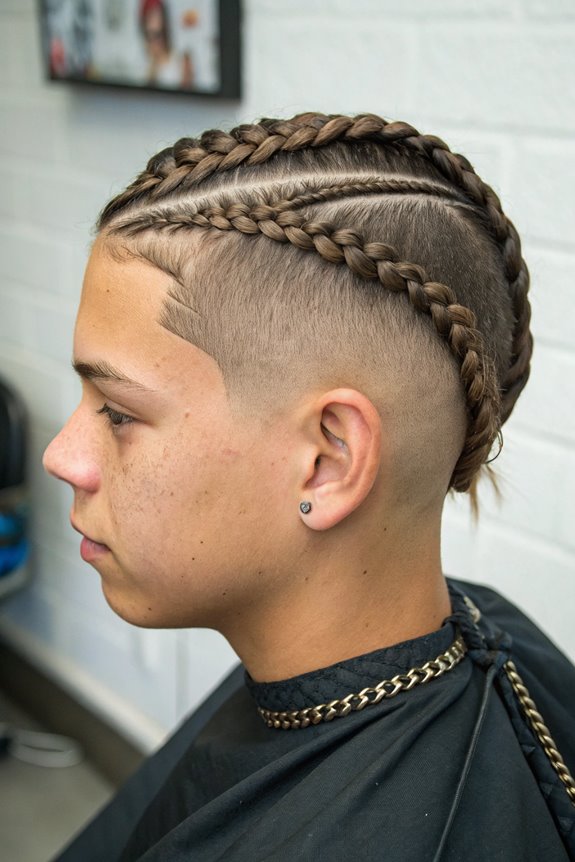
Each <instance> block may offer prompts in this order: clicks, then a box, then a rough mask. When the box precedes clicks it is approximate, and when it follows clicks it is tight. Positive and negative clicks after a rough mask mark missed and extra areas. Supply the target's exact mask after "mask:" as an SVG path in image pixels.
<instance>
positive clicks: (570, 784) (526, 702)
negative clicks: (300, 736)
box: [258, 596, 575, 805]
mask: <svg viewBox="0 0 575 862" xmlns="http://www.w3.org/2000/svg"><path fill="white" fill-rule="evenodd" d="M464 599H465V603H466V605H467V606H468V608H469V610H470V611H471V615H472V617H473V621H474V622H475V623H477V622H478V621H479V619H480V618H481V612H480V611H479V609H478V608H477V607H476V606H475V605H474V604H473V602H472V601H471V600H470V599H469V598H468V597H467V596H465V597H464ZM466 652H467V646H466V644H465V641H464V640H463V637H462V636H461V634H458V636H457V637H456V639H455V640H454V641H453V643H452V644H451V646H450V647H449V649H448V650H447V651H446V652H444V653H442V654H441V655H439V656H437V658H436V659H433V661H428V662H426V663H425V664H424V665H422V666H421V667H412V668H411V670H408V671H407V673H405V674H397V675H396V676H394V677H392V678H391V679H382V680H381V682H378V683H377V685H375V686H370V687H368V688H363V689H362V690H361V691H360V692H358V693H357V694H348V695H347V696H346V697H344V698H341V699H340V700H332V701H330V702H329V703H320V704H318V705H317V706H308V707H306V708H305V709H296V710H289V711H283V712H273V711H272V710H270V709H262V708H261V707H258V713H259V714H260V715H261V717H262V719H263V720H264V721H265V723H266V724H267V726H268V727H273V728H277V729H281V730H299V729H301V728H304V727H309V726H310V725H314V724H321V722H322V721H333V719H334V718H343V717H344V716H345V715H349V714H350V712H360V711H361V710H362V709H365V707H366V706H375V704H376V703H380V702H381V701H382V700H389V699H390V698H392V697H395V696H396V695H398V694H399V693H400V692H402V691H410V690H411V689H412V688H415V686H417V685H425V683H427V682H430V681H431V680H432V679H437V678H438V677H440V676H443V674H444V673H448V672H449V671H450V670H453V668H454V667H456V666H457V665H458V664H459V662H460V661H461V660H462V659H463V658H464V657H465V654H466ZM503 668H504V670H505V673H506V674H507V677H508V679H509V682H510V683H511V687H512V688H513V691H514V693H515V696H516V697H517V700H518V701H519V704H520V706H521V709H522V711H523V714H524V716H525V718H526V719H527V721H528V723H529V725H530V727H531V729H532V731H533V733H534V734H535V735H536V736H537V738H538V740H539V742H540V743H541V745H542V746H543V750H544V752H545V754H546V756H547V759H548V760H549V762H550V764H551V766H552V767H553V769H554V771H555V773H556V774H557V775H558V777H559V778H560V780H561V782H562V783H563V785H564V787H565V790H566V791H567V795H568V796H569V799H570V800H571V802H572V804H573V805H575V780H574V779H573V776H572V775H571V773H570V771H569V768H568V767H567V764H566V763H565V761H564V760H563V757H562V756H561V753H560V752H559V750H558V749H557V746H556V744H555V742H554V740H553V737H552V736H551V733H550V731H549V728H548V727H547V725H546V724H545V722H544V720H543V718H542V716H541V714H540V713H539V711H538V710H537V705H536V704H535V702H534V701H533V699H532V698H531V695H530V694H529V690H528V689H527V686H526V685H525V683H524V682H523V680H522V679H521V677H520V676H519V674H518V673H517V668H516V667H515V664H514V663H513V662H512V661H511V660H508V661H507V662H505V664H504V665H503Z"/></svg>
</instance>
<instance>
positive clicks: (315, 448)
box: [300, 389, 382, 530]
mask: <svg viewBox="0 0 575 862" xmlns="http://www.w3.org/2000/svg"><path fill="white" fill-rule="evenodd" d="M306 424H307V428H306V432H307V434H306V436H307V437H308V440H309V439H310V437H311V441H310V442H312V445H311V446H306V447H305V453H304V458H303V460H304V463H303V464H302V467H303V470H302V483H301V486H300V493H301V500H300V502H307V503H310V504H311V509H309V511H308V512H307V513H305V512H303V511H302V510H300V517H301V519H302V521H303V522H304V523H305V524H307V525H308V526H309V527H311V528H312V529H314V530H327V529H329V528H330V527H333V526H335V525H336V524H338V523H340V521H343V519H344V518H346V517H347V516H348V515H349V514H350V513H351V512H353V511H355V509H357V508H358V506H360V505H361V504H362V503H363V501H364V500H365V499H366V497H367V496H368V494H369V493H370V491H371V489H372V488H373V484H374V482H375V479H376V477H377V474H378V471H379V467H380V463H381V456H382V433H381V419H380V416H379V413H378V412H377V410H376V408H375V407H374V405H373V403H372V402H371V401H370V400H369V398H366V396H365V395H362V393H361V392H358V391H356V390H355V389H334V390H332V391H330V392H327V393H325V394H324V395H323V396H322V397H321V398H320V399H318V400H317V401H316V402H315V403H314V405H313V407H312V408H311V410H310V412H309V413H308V414H307V416H306ZM305 508H307V507H304V509H305Z"/></svg>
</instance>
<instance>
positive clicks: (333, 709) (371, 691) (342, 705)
mask: <svg viewBox="0 0 575 862" xmlns="http://www.w3.org/2000/svg"><path fill="white" fill-rule="evenodd" d="M466 652H467V647H466V645H465V641H464V640H463V637H462V636H461V634H459V635H458V636H457V637H456V638H455V640H454V641H453V643H452V644H451V646H450V647H449V649H448V650H447V651H446V652H444V653H442V654H441V655H438V656H437V658H435V659H433V660H432V661H427V662H426V663H425V664H424V665H422V666H421V667H412V668H411V670H408V671H407V672H406V673H404V674H403V673H400V674H397V675H396V676H394V677H392V678H391V679H382V680H381V682H378V683H377V685H375V686H369V687H368V688H363V689H362V690H361V691H360V692H358V693H357V694H348V695H347V696H346V697H344V698H341V700H332V701H330V702H329V703H320V704H318V705H317V706H308V707H306V708H305V709H295V710H289V711H284V712H273V711H272V710H270V709H262V708H261V707H258V713H259V714H260V715H261V717H262V719H263V720H264V721H265V723H266V724H267V726H268V727H274V728H278V729H281V730H299V729H301V728H304V727H309V725H310V724H320V723H321V722H322V721H332V720H333V719H334V718H343V717H344V716H346V715H349V714H350V712H360V711H361V710H362V709H365V707H366V706H375V704H376V703H380V701H382V700H389V699H390V698H392V697H395V696H396V695H398V694H399V693H400V692H402V691H411V689H412V688H415V686H417V685H425V683H427V682H431V680H432V679H437V678H438V677H440V676H443V674H444V673H448V672H449V671H450V670H453V668H454V667H456V665H458V664H459V662H460V661H461V660H462V659H463V658H464V657H465V653H466Z"/></svg>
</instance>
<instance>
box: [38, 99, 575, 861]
mask: <svg viewBox="0 0 575 862" xmlns="http://www.w3.org/2000/svg"><path fill="white" fill-rule="evenodd" d="M527 288H528V275H527V269H526V267H525V264H524V262H523V260H522V258H521V251H520V243H519V238H518V236H517V234H516V232H515V229H514V228H513V225H512V224H511V223H510V222H509V221H508V219H507V218H506V217H505V216H504V214H503V213H502V211H501V207H500V204H499V201H498V199H497V197H496V195H495V194H494V192H493V191H492V190H491V189H490V188H489V187H488V186H486V185H485V184H484V183H483V182H482V181H481V180H480V179H479V178H478V177H477V175H476V174H475V173H474V172H473V170H472V168H471V166H470V165H469V163H468V162H467V161H466V160H465V159H464V158H463V157H462V156H458V155H454V154H453V153H451V152H450V151H449V150H448V149H447V147H446V146H445V144H443V142H441V141H440V140H439V139H437V138H435V137H431V136H423V135H420V134H419V133H418V132H417V131H416V130H415V129H413V128H412V127H411V126H408V125H407V124H405V123H386V122H385V121H384V120H382V119H381V118H379V117H375V116H373V115H365V116H361V117H356V118H349V117H326V116H323V115H319V114H305V115H300V116H298V117H294V118H293V119H291V120H289V121H280V120H265V121H262V122H261V123H260V124H257V125H254V126H242V127H239V128H238V129H236V130H234V131H233V132H232V133H230V134H226V133H224V132H219V131H212V132H208V133H206V134H205V135H203V136H202V137H201V138H200V139H199V140H191V139H184V140H181V141H178V142H177V143H176V144H175V145H174V147H173V148H169V149H167V150H164V151H163V152H161V153H159V154H158V155H157V156H155V157H154V158H152V159H151V160H150V162H149V164H148V167H147V169H146V170H145V171H144V172H143V173H142V174H140V176H139V177H138V178H137V179H136V180H135V181H134V182H133V183H132V184H131V185H130V186H129V187H128V188H127V189H126V191H125V192H123V193H122V194H120V195H118V196H117V197H116V198H115V199H114V200H113V201H111V202H110V203H109V204H108V206H107V207H106V208H105V209H104V211H103V213H102V216H101V218H100V221H99V225H98V237H97V239H96V242H95V244H94V247H93V250H92V254H91V257H90V261H89V264H88V268H87V271H86V278H85V282H84V288H83V293H82V300H81V304H80V310H79V313H78V320H77V326H76V333H75V339H74V357H75V359H74V362H75V367H76V370H77V371H78V373H79V374H80V376H81V377H82V380H83V398H82V402H81V404H80V406H79V407H78V409H77V411H76V412H75V413H74V415H73V416H72V417H71V419H70V421H69V422H68V424H67V425H66V427H65V428H64V429H63V430H62V432H61V433H60V434H59V435H58V437H57V438H56V439H55V440H54V441H53V442H52V444H51V445H50V447H49V448H48V450H47V452H46V456H45V464H46V468H47V469H48V470H49V471H50V472H51V473H53V474H54V475H55V476H57V477H58V478H60V479H63V480H64V481H66V482H69V483H70V484H71V486H72V487H73V489H74V492H75V501H74V506H73V511H72V522H73V524H74V526H75V527H76V529H77V530H78V531H79V532H80V533H82V534H83V536H84V538H83V540H82V546H81V550H82V555H83V557H84V559H85V560H87V561H88V562H90V563H91V564H92V565H93V566H94V567H95V568H96V570H97V571H98V573H99V574H100V576H101V579H102V588H103V590H104V593H105V595H106V598H107V600H108V602H109V604H110V606H111V607H112V608H113V609H114V610H115V611H116V612H117V613H118V614H120V615H121V616H122V617H124V619H126V620H128V621H129V622H131V623H134V624H136V625H141V626H159V627H171V626H208V627H213V628H215V629H217V630H218V631H220V632H222V633H223V634H224V635H225V636H226V637H227V638H228V640H229V641H230V643H231V644H232V646H233V647H234V648H235V650H236V651H237V653H238V655H239V656H240V658H241V660H242V663H243V665H244V668H243V669H241V670H238V671H236V672H234V673H233V674H232V675H231V676H230V677H229V679H228V680H227V681H226V682H225V683H224V684H223V685H222V686H221V687H220V689H219V690H218V691H217V692H216V693H215V695H213V696H212V697H211V698H210V699H209V700H208V701H207V702H206V704H204V706H203V707H202V708H201V709H200V710H199V711H198V712H197V713H196V714H195V715H193V716H192V717H191V718H190V719H189V720H188V721H187V722H186V723H185V724H184V725H183V726H182V728H181V729H180V730H179V731H177V732H176V734H175V735H174V736H173V737H172V739H171V740H170V742H168V744H167V746H166V747H165V748H164V749H162V750H161V751H160V752H159V753H158V754H157V755H155V756H154V757H153V758H151V759H150V760H149V761H147V762H146V763H145V765H144V766H143V767H142V769H141V770H140V771H139V772H138V773H137V775H136V776H135V777H134V778H133V779H132V780H131V781H130V782H128V784H127V785H126V787H125V788H123V790H122V791H120V793H119V794H118V796H117V797H116V799H115V800H114V801H113V802H112V803H111V805H110V806H109V807H108V808H107V809H106V810H105V811H104V812H103V813H102V814H101V815H100V816H99V817H98V818H96V820H95V821H94V822H93V823H92V824H91V825H90V826H89V827H88V828H87V829H86V830H85V831H84V832H83V833H82V834H81V835H80V836H79V837H78V838H77V839H76V840H75V841H74V842H73V843H72V844H71V845H70V847H69V848H68V849H67V850H66V851H64V853H63V855H62V856H61V857H60V858H61V859H62V860H66V862H71V860H78V862H80V860H81V862H89V860H106V862H108V860H147V862H152V860H184V859H186V860H187V859H198V860H205V862H212V860H220V859H226V860H250V862H251V860H292V859H306V860H307V859H310V860H311V859H317V858H324V857H325V858H327V857H330V858H334V859H344V858H347V857H348V855H351V854H353V855H354V857H356V858H361V859H379V858H387V859H393V860H402V862H404V860H424V859H425V860H427V859H430V860H438V859H446V860H447V859H452V860H455V859H466V860H491V859H505V860H525V859H545V860H557V862H559V860H566V859H569V858H574V854H575V784H574V783H573V779H572V778H571V776H570V773H569V770H568V766H567V764H570V765H571V766H572V765H573V763H574V762H575V740H574V736H573V723H574V722H573V714H574V709H575V671H574V669H573V668H572V666H571V665H570V664H569V662H568V661H567V660H566V659H565V658H564V657H563V656H562V655H561V654H560V653H559V652H558V651H557V650H556V649H555V648H554V647H553V646H552V645H551V644H550V643H549V642H548V641H547V640H546V639H545V637H544V636H543V635H542V634H541V633H540V632H539V631H538V630H537V628H536V627H535V626H534V625H533V624H532V623H530V622H529V621H528V620H526V619H525V617H523V616H522V615H521V614H520V613H519V612H518V611H517V610H516V609H515V608H514V607H513V606H512V605H510V604H509V603H508V602H506V601H505V600H503V599H502V598H500V597H499V596H497V595H496V594H495V593H493V592H492V591H490V590H487V589H484V588H480V587H476V586H474V587H472V586H470V585H462V584H457V583H456V582H449V583H448V582H447V581H446V579H445V578H444V576H443V573H442V568H441V559H440V524H441V513H442V508H443V503H444V500H445V496H446V493H447V491H448V490H449V489H452V490H455V491H461V492H465V491H468V490H471V492H472V493H474V489H475V482H476V480H477V476H478V473H479V471H480V470H481V469H482V468H483V465H485V464H486V463H487V462H488V461H489V460H490V457H492V456H491V452H492V448H493V445H494V443H495V441H496V440H497V439H498V437H499V436H500V428H501V424H502V423H503V422H504V421H505V419H506V418H507V417H508V416H509V414H510V412H511V410H512V408H513V405H514V403H515V400H516V398H517V397H518V395H519V393H520V391H521V389H522V388H523V386H524V384H525V382H526V380H527V376H528V372H529V358H530V354H531V336H530V334H529V304H528V301H527ZM244 669H245V670H244ZM244 677H245V678H244ZM525 686H527V688H526V687H525ZM530 693H531V696H532V697H533V698H534V701H535V703H536V704H537V707H538V708H539V709H540V710H541V715H539V713H538V712H537V711H536V707H535V705H534V703H533V701H532V700H531V699H530ZM551 735H552V736H553V739H555V740H556V743H555V742H553V739H552V738H551Z"/></svg>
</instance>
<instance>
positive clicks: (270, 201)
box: [98, 114, 531, 491]
mask: <svg viewBox="0 0 575 862" xmlns="http://www.w3.org/2000/svg"><path fill="white" fill-rule="evenodd" d="M98 228H99V230H100V232H101V233H103V234H104V237H105V240H106V242H107V244H108V247H109V248H110V250H111V251H112V252H113V253H114V254H116V255H118V254H119V255H122V254H130V255H136V256H141V257H143V258H145V259H147V260H149V261H150V262H151V263H153V264H154V265H155V266H158V267H159V268H160V269H162V270H163V271H165V272H167V273H169V274H170V275H171V276H172V277H173V284H172V287H171V289H170V290H169V291H168V294H167V296H166V299H165V303H164V308H163V312H162V315H161V320H160V322H161V324H162V325H163V326H165V327H166V328H167V329H169V330H171V331H172V332H174V333H176V334H177V335H179V336H181V337H182V338H185V339H187V340H188V341H191V342H192V343H194V344H195V345H197V346H198V347H200V348H201V349H203V350H205V351H206V352H207V353H209V354H210V355H211V356H213V357H214V359H215V360H216V361H217V362H218V364H219V366H220V368H221V370H222V374H223V377H224V380H225V382H226V386H227V388H228V391H229V393H230V397H231V398H235V399H237V400H238V401H239V402H240V403H241V404H243V405H249V409H251V410H257V409H260V408H261V409H269V408H270V405H271V404H272V403H273V402H274V401H276V402H277V403H278V404H285V403H287V402H288V401H289V399H290V398H291V397H292V396H294V395H297V393H299V392H300V391H302V390H305V389H309V388H312V389H313V388H315V387H317V388H325V387H337V386H350V387H354V388H360V389H361V390H362V391H363V392H364V393H365V394H366V395H368V397H370V398H371V399H372V400H373V402H374V403H375V404H376V406H377V407H378V409H379V410H380V413H381V415H382V419H383V420H384V421H385V420H386V418H387V419H390V418H393V420H394V421H393V423H391V422H390V423H389V424H390V427H391V425H392V424H393V426H394V428H395V434H396V438H397V439H396V440H395V444H396V450H397V451H398V452H399V453H400V454H401V457H402V458H403V460H404V464H403V466H404V469H405V470H407V471H408V472H409V473H410V474H411V475H410V478H409V479H408V481H407V482H406V487H412V485H413V484H414V483H415V484H417V481H418V477H419V481H420V483H421V482H423V479H422V477H423V476H424V473H425V471H426V470H427V472H428V473H429V472H430V471H431V476H430V479H431V478H433V474H434V473H436V474H437V475H438V476H439V477H440V478H439V481H440V482H441V481H442V479H441V477H444V481H445V489H444V490H447V487H448V486H450V487H452V488H454V489H455V490H461V491H464V490H468V489H469V488H470V486H471V485H472V483H473V481H474V479H475V477H476V476H477V473H478V471H479V469H480V468H481V466H482V465H483V464H485V463H486V461H487V460H488V458H489V455H490V451H491V448H492V445H493V442H494V440H495V439H496V437H497V435H498V433H499V432H500V427H501V424H502V423H503V421H505V419H506V418H507V417H508V415H509V413H510V412H511V409H512V407H513V404H514V403H515V400H516V398H517V396H518V394H519V392H520V391H521V389H522V388H523V386H524V384H525V382H526V380H527V376H528V372H529V357H530V355H531V336H530V333H529V304H528V301H527V298H526V294H527V288H528V274H527V269H526V267H525V264H524V262H523V260H522V257H521V253H520V244H519V238H518V236H517V234H516V232H515V230H514V228H513V225H512V224H511V223H510V222H509V220H508V219H507V218H506V217H505V216H504V215H503V213H502V211H501V207H500V204H499V201H498V199H497V197H496V195H495V194H494V192H493V191H492V190H491V189H490V188H489V187H488V186H486V185H485V184H484V183H483V182H482V181H481V180H479V178H478V177H477V175H476V174H475V173H474V172H473V169H472V168H471V166H470V165H469V163H468V162H467V161H466V160H465V159H464V158H463V157H461V156H458V155H455V154H453V153H451V152H450V151H449V150H448V149H447V148H446V145H445V144H443V142H441V141H439V139H437V138H433V137H431V136H423V135H419V133H418V132H416V130H415V129H413V128H412V127H410V126H407V125H406V124H402V123H395V124H392V123H386V121H384V120H382V119H381V118H378V117H373V116H372V115H366V116H363V117H357V118H349V117H325V116H323V115H318V114H306V115H299V116H298V117H294V118H293V119H292V120H289V121H280V120H265V121H262V122H261V123H260V124H256V125H254V126H243V127H239V128H238V129H236V130H233V131H232V132H231V133H229V134H228V133H225V132H208V133H205V134H204V135H203V136H202V137H201V138H200V139H196V140H194V139H183V140H181V141H178V142H177V143H176V144H175V145H174V147H171V148H168V149H166V150H163V151H162V152H161V153H159V154H158V155H157V156H155V157H153V158H152V159H151V160H150V162H149V164H148V166H147V169H146V171H144V172H143V173H142V174H140V175H139V177H138V178H137V179H136V180H135V181H134V183H132V184H131V185H130V186H129V187H128V188H127V189H126V191H125V192H122V193H121V194H120V195H118V196H116V198H114V199H113V200H112V201H111V202H110V203H109V204H108V205H107V207H106V208H105V209H104V211H103V213H102V215H101V217H100V221H99V224H98Z"/></svg>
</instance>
